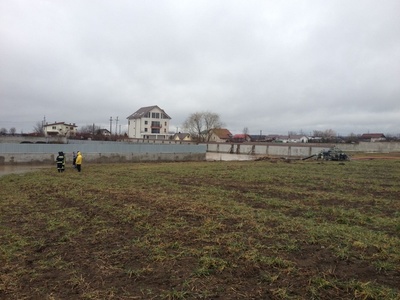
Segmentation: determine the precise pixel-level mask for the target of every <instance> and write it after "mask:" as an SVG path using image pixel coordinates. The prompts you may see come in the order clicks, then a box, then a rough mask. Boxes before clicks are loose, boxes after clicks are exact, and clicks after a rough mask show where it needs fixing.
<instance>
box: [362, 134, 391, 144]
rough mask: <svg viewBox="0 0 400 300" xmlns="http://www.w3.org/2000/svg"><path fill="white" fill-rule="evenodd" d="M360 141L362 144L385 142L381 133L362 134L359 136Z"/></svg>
mask: <svg viewBox="0 0 400 300" xmlns="http://www.w3.org/2000/svg"><path fill="white" fill-rule="evenodd" d="M360 140H361V141H364V142H381V141H386V137H385V135H384V134H383V133H363V134H362V135H361V136H360Z"/></svg>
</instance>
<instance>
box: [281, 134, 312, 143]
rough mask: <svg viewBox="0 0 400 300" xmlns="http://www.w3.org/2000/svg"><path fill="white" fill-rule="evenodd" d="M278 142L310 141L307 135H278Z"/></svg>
mask: <svg viewBox="0 0 400 300" xmlns="http://www.w3.org/2000/svg"><path fill="white" fill-rule="evenodd" d="M275 142H277V143H308V137H307V136H305V135H278V136H277V137H276V138H275Z"/></svg>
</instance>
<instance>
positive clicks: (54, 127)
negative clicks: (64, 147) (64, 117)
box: [43, 122, 78, 137]
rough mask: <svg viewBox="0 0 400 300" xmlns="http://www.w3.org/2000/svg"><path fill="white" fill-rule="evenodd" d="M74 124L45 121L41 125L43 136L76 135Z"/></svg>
mask: <svg viewBox="0 0 400 300" xmlns="http://www.w3.org/2000/svg"><path fill="white" fill-rule="evenodd" d="M77 127H78V126H76V125H75V124H66V123H64V122H58V123H57V122H55V123H52V124H48V123H46V125H43V131H44V135H45V136H66V137H70V136H75V135H76V128H77Z"/></svg>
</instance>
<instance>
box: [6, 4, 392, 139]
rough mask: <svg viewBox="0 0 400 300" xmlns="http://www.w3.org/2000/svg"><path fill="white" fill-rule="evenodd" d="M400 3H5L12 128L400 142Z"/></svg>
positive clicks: (8, 108)
mask: <svg viewBox="0 0 400 300" xmlns="http://www.w3.org/2000/svg"><path fill="white" fill-rule="evenodd" d="M398 11H400V2H398V1H396V0H387V1H384V2H382V1H368V0H367V1H361V0H355V1H329V2H326V1H325V2H321V1H314V0H304V1H295V2H294V1H279V2H273V1H123V0H121V1H112V2H110V1H90V0H86V1H35V2H32V1H28V0H19V1H15V0H3V1H1V2H0V40H1V44H2V46H1V47H0V66H1V68H0V99H1V102H0V103H1V104H0V127H6V128H10V127H16V128H17V130H18V131H21V130H23V131H24V132H29V131H31V130H32V128H33V126H34V124H35V123H36V122H37V121H40V120H42V118H43V116H46V118H47V120H48V121H50V122H52V121H65V122H74V123H77V124H78V125H86V124H92V123H96V124H99V125H103V126H109V125H108V124H109V123H108V120H109V118H110V116H113V117H114V118H115V117H116V116H119V119H120V120H121V123H120V124H123V125H126V120H125V118H126V117H127V116H128V115H130V114H131V113H133V112H134V111H136V110H137V109H138V108H140V107H141V106H148V105H154V104H157V105H159V106H160V107H162V108H163V109H165V110H166V112H167V113H168V114H169V115H170V116H171V117H172V122H171V123H172V124H173V125H172V128H171V130H175V127H180V126H181V124H182V123H183V121H184V119H185V118H186V117H187V116H188V115H189V114H190V113H193V112H195V111H203V110H209V111H213V112H216V113H219V114H220V115H221V117H222V120H223V121H224V123H225V124H226V125H227V128H229V129H230V130H231V131H232V132H233V133H239V132H241V131H242V129H243V128H244V127H248V128H249V130H250V132H251V133H254V134H256V133H259V132H260V130H262V131H263V133H285V132H287V131H299V130H303V131H305V132H312V131H313V130H325V129H334V130H336V131H337V132H339V133H341V134H348V133H350V132H356V133H362V132H367V131H370V132H373V131H376V132H384V133H400V118H399V117H400V101H399V96H400V85H399V83H398V82H399V80H398V78H400V22H399V21H398V16H397V14H398Z"/></svg>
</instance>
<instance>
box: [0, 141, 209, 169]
mask: <svg viewBox="0 0 400 300" xmlns="http://www.w3.org/2000/svg"><path fill="white" fill-rule="evenodd" d="M59 151H63V152H64V153H65V155H66V160H67V164H69V163H71V164H72V156H73V155H72V153H73V152H77V151H81V152H82V155H83V159H84V160H83V161H84V163H88V162H90V163H111V162H141V161H199V160H205V159H206V146H205V145H190V144H182V145H181V144H133V143H116V142H108V143H105V142H102V143H98V142H93V143H82V144H60V145H55V144H5V143H2V144H0V164H2V165H6V164H54V163H55V158H56V157H57V154H58V152H59Z"/></svg>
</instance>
